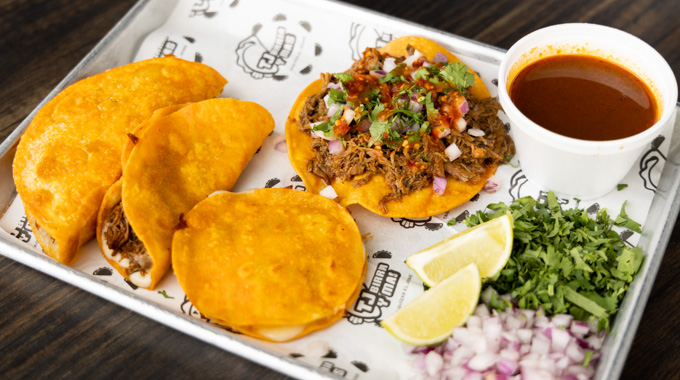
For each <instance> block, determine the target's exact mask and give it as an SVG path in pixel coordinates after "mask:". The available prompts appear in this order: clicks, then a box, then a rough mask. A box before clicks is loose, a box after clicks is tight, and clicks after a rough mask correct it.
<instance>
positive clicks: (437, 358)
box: [425, 351, 444, 376]
mask: <svg viewBox="0 0 680 380" xmlns="http://www.w3.org/2000/svg"><path fill="white" fill-rule="evenodd" d="M443 366H444V359H442V356H441V355H439V354H438V353H436V352H434V351H430V352H428V353H427V355H425V373H427V374H428V375H429V376H434V375H436V374H437V373H438V372H439V371H440V370H441V369H442V367H443Z"/></svg>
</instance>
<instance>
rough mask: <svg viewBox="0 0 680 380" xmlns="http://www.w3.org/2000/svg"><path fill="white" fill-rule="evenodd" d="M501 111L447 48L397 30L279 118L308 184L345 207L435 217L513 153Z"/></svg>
mask: <svg viewBox="0 0 680 380" xmlns="http://www.w3.org/2000/svg"><path fill="white" fill-rule="evenodd" d="M499 109H500V105H499V104H498V102H497V101H496V100H495V99H493V98H490V97H489V92H488V90H487V89H486V87H485V86H484V84H483V83H482V81H481V80H480V78H479V77H478V76H477V75H476V74H475V73H474V72H473V71H472V70H470V69H469V68H468V67H467V66H465V65H464V64H463V63H462V62H460V61H459V60H458V59H457V58H456V57H455V56H454V55H452V54H451V53H449V52H448V51H447V50H446V49H444V48H443V47H441V46H439V45H438V44H436V43H434V42H433V41H431V40H428V39H425V38H420V37H403V38H399V39H396V40H394V41H391V42H390V43H388V44H387V45H386V46H384V47H383V48H381V49H373V48H368V49H366V50H365V51H364V53H363V56H362V58H361V59H360V60H358V61H356V62H355V63H354V64H353V65H352V67H351V68H350V69H349V70H348V71H346V72H344V73H336V74H322V76H321V79H319V80H317V81H315V82H313V83H312V84H310V85H309V86H308V87H307V88H306V89H305V90H304V91H303V92H302V94H300V96H299V97H298V99H297V100H296V102H295V105H294V106H293V109H292V110H291V112H290V115H289V117H288V120H287V123H286V141H287V144H288V152H289V153H288V154H289V158H290V161H291V163H292V164H293V167H294V168H295V170H296V171H297V172H298V174H299V175H300V177H302V179H303V181H304V183H305V186H306V187H307V189H308V190H309V191H311V192H314V193H318V192H320V191H321V190H322V189H324V188H325V187H326V186H329V185H330V186H332V187H333V189H334V190H335V192H336V193H337V199H336V200H337V201H338V202H339V203H340V204H342V205H345V206H347V205H350V204H361V205H362V206H364V207H366V208H367V209H369V210H371V211H373V212H375V213H378V214H381V215H385V216H391V217H425V216H430V215H435V214H438V213H441V212H444V211H447V210H449V209H451V208H453V207H455V206H458V205H460V204H461V203H463V202H465V201H467V200H469V199H470V198H472V197H473V196H474V195H475V194H477V193H478V192H479V191H480V190H481V189H482V187H483V186H484V184H485V183H486V180H487V179H488V178H489V177H490V176H491V175H493V173H494V172H495V170H496V168H497V166H498V165H499V164H501V163H503V162H504V161H505V160H507V159H509V158H510V157H511V156H513V155H514V144H513V142H512V140H511V138H510V137H509V135H508V133H507V130H506V128H505V125H504V124H503V122H502V121H501V120H500V119H499V118H498V116H497V113H498V111H499Z"/></svg>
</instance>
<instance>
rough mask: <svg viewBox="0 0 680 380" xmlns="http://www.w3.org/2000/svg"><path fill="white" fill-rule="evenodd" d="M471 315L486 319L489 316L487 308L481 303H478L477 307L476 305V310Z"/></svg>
mask: <svg viewBox="0 0 680 380" xmlns="http://www.w3.org/2000/svg"><path fill="white" fill-rule="evenodd" d="M473 314H474V315H477V316H480V317H486V316H488V315H489V314H490V313H489V307H488V306H486V305H485V304H483V303H480V304H479V305H477V308H476V309H475V312H474V313H473Z"/></svg>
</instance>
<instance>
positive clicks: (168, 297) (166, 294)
mask: <svg viewBox="0 0 680 380" xmlns="http://www.w3.org/2000/svg"><path fill="white" fill-rule="evenodd" d="M158 294H160V295H162V296H163V297H164V298H167V299H171V300H174V299H175V297H170V296H169V295H168V293H166V292H165V290H159V291H158Z"/></svg>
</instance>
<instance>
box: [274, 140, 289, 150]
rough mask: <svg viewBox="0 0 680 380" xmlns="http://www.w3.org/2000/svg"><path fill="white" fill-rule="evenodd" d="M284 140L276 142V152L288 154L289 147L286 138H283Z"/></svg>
mask: <svg viewBox="0 0 680 380" xmlns="http://www.w3.org/2000/svg"><path fill="white" fill-rule="evenodd" d="M281 137H282V138H280V139H277V140H275V142H274V150H276V151H277V152H281V153H286V152H288V145H287V144H286V137H285V136H281Z"/></svg>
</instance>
